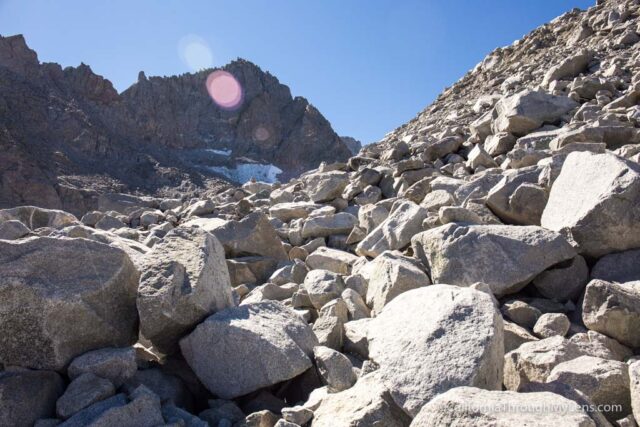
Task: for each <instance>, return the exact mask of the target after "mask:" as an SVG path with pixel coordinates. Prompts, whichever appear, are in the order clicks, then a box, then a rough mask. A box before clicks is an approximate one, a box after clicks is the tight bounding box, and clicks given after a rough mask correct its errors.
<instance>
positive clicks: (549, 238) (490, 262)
mask: <svg viewBox="0 0 640 427" xmlns="http://www.w3.org/2000/svg"><path fill="white" fill-rule="evenodd" d="M412 247H413V251H414V253H415V254H416V255H417V256H418V257H419V258H420V259H421V260H422V262H423V263H424V264H425V265H428V266H430V269H431V280H432V281H433V282H434V283H448V284H452V285H456V286H470V285H472V284H473V283H476V282H483V283H486V284H488V285H489V286H490V287H491V290H492V291H493V293H494V294H495V295H496V296H502V295H505V294H509V293H513V292H517V291H519V290H520V289H522V288H523V287H524V286H525V285H526V284H527V283H529V282H530V281H531V280H532V279H533V278H534V277H536V276H537V275H538V274H539V273H541V272H542V271H544V270H546V269H547V268H549V267H551V266H553V265H554V264H557V263H560V262H562V261H565V260H568V259H571V258H573V257H574V256H575V255H576V253H575V251H574V249H573V248H572V247H571V245H570V244H569V243H568V242H567V241H566V240H565V239H564V237H562V236H561V235H559V234H558V233H555V232H552V231H548V230H545V229H543V228H541V227H536V226H524V227H519V226H509V225H468V226H467V225H461V224H447V225H443V226H441V227H437V228H434V229H431V230H428V231H425V232H423V233H420V234H418V235H417V236H415V237H414V238H413V239H412Z"/></svg>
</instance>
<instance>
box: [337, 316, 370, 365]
mask: <svg viewBox="0 0 640 427" xmlns="http://www.w3.org/2000/svg"><path fill="white" fill-rule="evenodd" d="M371 321H372V319H370V318H367V319H360V320H352V321H351V322H347V323H345V324H344V343H343V348H344V351H345V352H346V353H351V354H354V355H356V356H359V357H361V358H363V359H367V358H368V357H369V340H368V338H367V331H368V329H369V323H370V322H371Z"/></svg>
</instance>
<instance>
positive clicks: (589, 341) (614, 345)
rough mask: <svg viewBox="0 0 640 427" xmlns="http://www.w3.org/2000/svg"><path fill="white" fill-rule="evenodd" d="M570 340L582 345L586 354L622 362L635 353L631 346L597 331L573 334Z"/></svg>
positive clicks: (579, 345)
mask: <svg viewBox="0 0 640 427" xmlns="http://www.w3.org/2000/svg"><path fill="white" fill-rule="evenodd" d="M569 341H571V342H572V343H574V344H576V345H577V346H578V347H580V349H581V350H582V352H583V353H584V354H586V355H588V356H593V357H599V358H601V359H607V360H617V361H619V362H622V361H625V360H627V359H628V358H629V357H631V356H632V355H633V351H631V349H630V348H629V347H627V346H624V345H622V344H620V343H619V342H618V341H616V340H614V339H613V338H609V337H608V336H606V335H604V334H601V333H600V332H596V331H587V332H586V333H585V332H582V333H577V334H574V335H571V338H569Z"/></svg>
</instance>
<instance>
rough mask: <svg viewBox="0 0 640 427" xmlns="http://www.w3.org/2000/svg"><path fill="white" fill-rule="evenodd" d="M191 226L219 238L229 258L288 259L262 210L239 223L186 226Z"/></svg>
mask: <svg viewBox="0 0 640 427" xmlns="http://www.w3.org/2000/svg"><path fill="white" fill-rule="evenodd" d="M189 225H197V226H200V227H201V228H204V229H205V230H206V231H209V232H210V233H211V234H213V235H214V236H216V238H217V239H218V240H219V241H220V243H222V246H223V247H224V251H225V253H226V254H227V256H228V257H234V258H235V257H241V256H247V255H261V256H264V257H269V258H275V259H277V260H281V261H287V260H288V259H289V257H288V256H287V253H286V251H285V250H284V248H283V247H282V241H281V240H280V238H279V237H278V235H277V234H276V230H275V228H273V225H271V222H269V218H268V217H267V216H266V215H265V214H264V213H262V212H260V211H255V212H252V213H250V214H249V215H247V216H245V217H244V218H242V219H241V220H239V221H220V220H216V221H214V222H212V223H211V224H207V223H206V222H204V221H203V222H200V223H196V222H187V223H186V224H185V225H184V226H185V227H186V226H189Z"/></svg>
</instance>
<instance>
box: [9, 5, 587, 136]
mask: <svg viewBox="0 0 640 427" xmlns="http://www.w3.org/2000/svg"><path fill="white" fill-rule="evenodd" d="M594 3H595V0H438V1H436V0H433V1H431V0H405V1H398V0H396V1H392V0H384V1H383V0H297V1H295V0H287V1H285V0H220V1H218V0H193V1H178V0H155V1H151V0H111V1H102V2H97V1H87V0H56V1H53V0H0V34H2V35H4V36H6V35H12V34H16V33H22V34H24V35H25V37H26V39H27V43H28V44H29V45H30V46H31V47H32V48H33V49H35V50H36V51H37V52H38V55H39V58H40V60H41V61H48V62H58V63H60V64H62V65H63V66H68V65H74V66H75V65H78V64H80V62H84V63H86V64H88V65H90V66H91V67H92V69H93V70H94V71H95V72H96V73H98V74H101V75H104V76H105V77H107V78H108V79H110V80H111V81H112V82H113V83H114V85H115V86H116V88H117V89H118V90H119V91H122V90H124V89H126V88H127V87H128V86H129V85H131V84H132V83H134V82H135V81H136V79H137V75H138V72H139V71H140V70H144V71H145V72H146V74H147V75H148V76H152V75H173V74H181V73H184V72H188V71H190V69H189V66H188V61H185V56H184V55H181V52H180V46H182V47H183V48H184V45H185V41H192V40H196V41H197V46H196V47H202V46H206V47H207V48H208V49H209V52H210V54H211V56H210V57H209V58H207V57H206V56H207V55H206V52H204V53H205V58H204V59H205V61H204V62H205V63H208V62H210V63H212V65H214V66H222V65H224V64H226V63H227V62H229V61H230V60H233V59H235V58H236V57H242V58H245V59H248V60H250V61H252V62H254V63H256V64H258V65H259V66H260V67H261V68H262V69H263V70H267V71H269V72H271V73H272V74H274V75H275V76H276V77H278V78H279V79H280V81H281V82H283V83H285V84H287V85H288V86H289V87H290V88H291V91H292V93H293V94H294V95H300V96H304V97H306V98H307V99H309V101H310V102H311V103H313V104H314V105H315V106H316V107H317V108H318V109H319V110H320V111H321V112H322V113H323V114H324V115H325V117H327V118H328V119H329V121H330V122H331V123H332V125H333V127H334V129H335V130H336V131H337V132H338V133H339V134H341V135H349V136H353V137H356V138H358V139H360V140H362V141H363V142H365V143H369V142H373V141H376V140H379V139H380V138H382V137H383V135H384V134H385V133H387V132H389V131H391V130H393V129H394V128H395V127H396V126H398V125H400V124H402V123H404V122H406V121H408V120H409V119H411V118H412V117H414V116H415V115H416V114H417V113H418V112H419V111H420V110H422V109H423V108H424V107H426V106H427V105H428V104H429V103H430V102H431V101H432V100H433V99H434V98H435V97H436V96H437V94H438V93H439V92H440V91H442V89H443V88H444V87H446V86H449V85H450V84H451V83H453V82H455V81H456V80H458V79H459V78H460V77H461V76H462V75H464V73H465V72H466V71H467V70H469V69H470V68H472V67H473V66H474V65H475V64H476V63H478V62H479V61H480V60H482V58H483V57H484V56H485V55H486V54H487V53H489V52H490V51H492V50H493V49H494V48H496V47H498V46H504V45H508V44H511V43H512V42H513V41H514V40H516V39H518V38H520V37H522V36H523V35H524V34H526V33H528V32H529V31H531V30H532V29H534V28H535V27H537V26H538V25H540V24H542V23H544V22H547V21H549V20H551V19H553V18H554V17H556V16H558V15H560V14H562V13H564V12H566V11H568V10H570V9H572V8H574V7H579V8H581V9H585V8H587V7H589V6H591V5H593V4H594ZM185 37H186V38H185ZM181 41H182V42H181ZM194 52H196V53H197V52H202V50H197V49H196V50H195V51H194ZM182 53H184V52H182ZM189 57H190V56H189V55H187V58H189ZM201 59H202V58H201ZM208 59H210V61H207V60H208Z"/></svg>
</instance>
